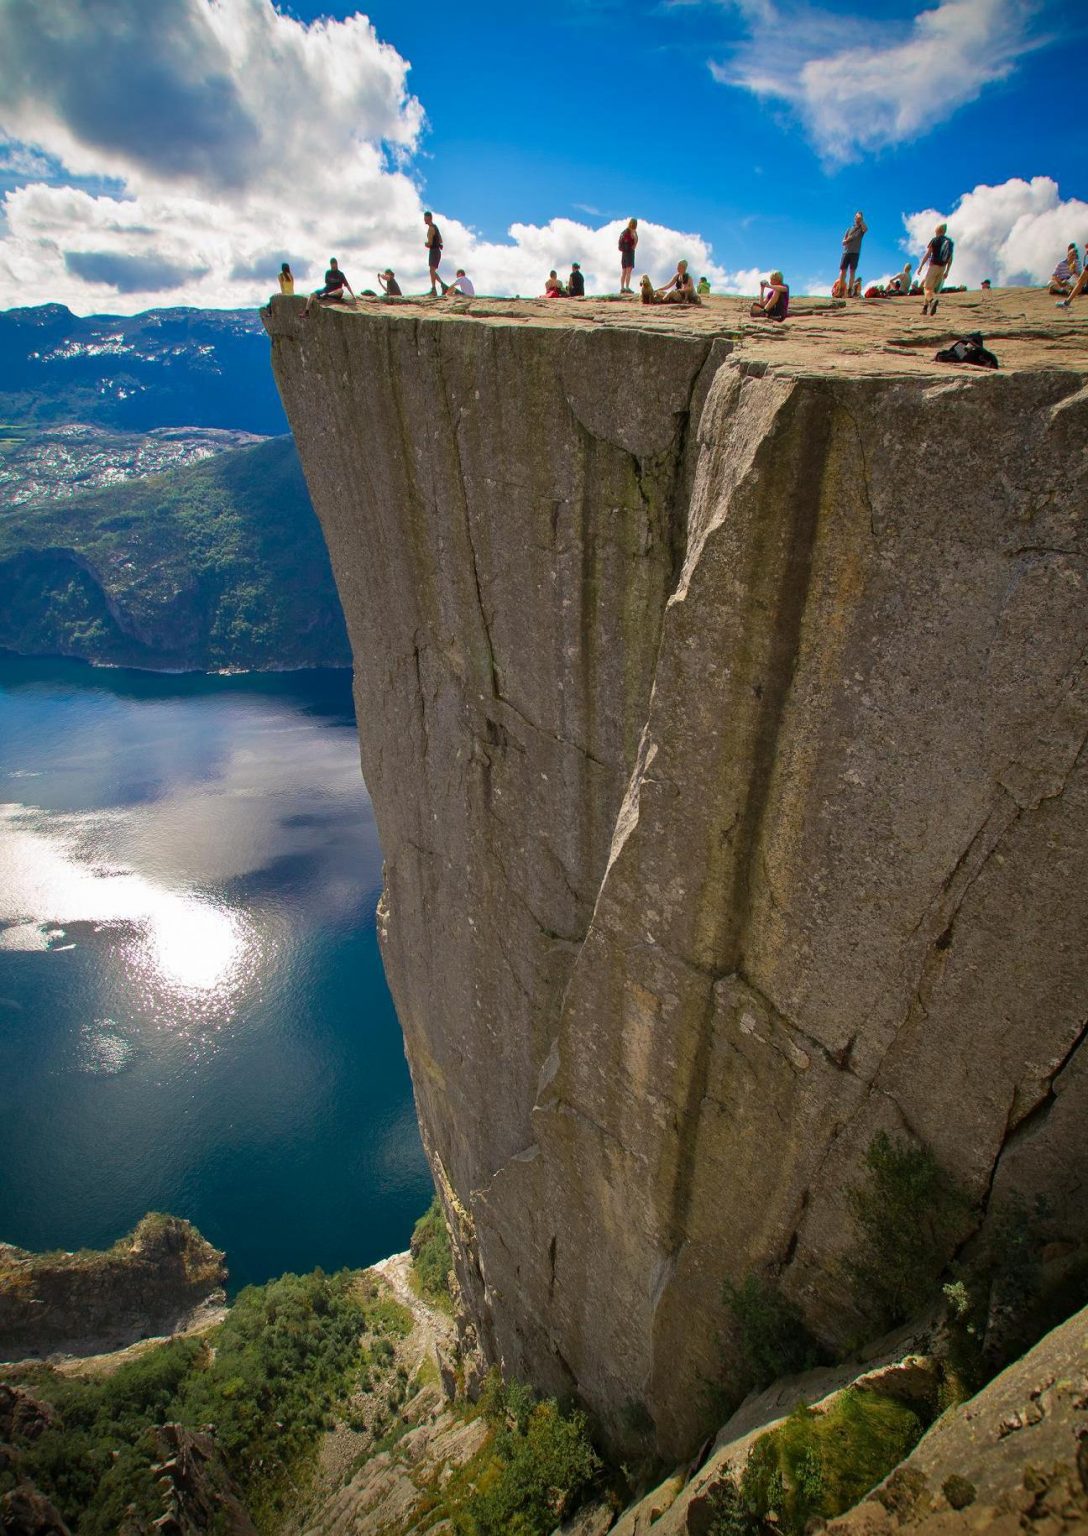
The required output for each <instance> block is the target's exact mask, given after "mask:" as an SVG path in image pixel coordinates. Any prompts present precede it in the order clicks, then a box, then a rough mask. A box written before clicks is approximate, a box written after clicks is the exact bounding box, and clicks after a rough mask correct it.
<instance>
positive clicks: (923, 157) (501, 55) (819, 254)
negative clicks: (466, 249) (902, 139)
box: [298, 0, 1088, 277]
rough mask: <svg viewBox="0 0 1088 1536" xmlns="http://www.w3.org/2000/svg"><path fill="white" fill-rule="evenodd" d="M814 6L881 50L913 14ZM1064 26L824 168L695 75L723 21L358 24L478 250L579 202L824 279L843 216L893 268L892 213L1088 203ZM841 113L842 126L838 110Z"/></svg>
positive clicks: (618, 14)
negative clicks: (383, 43) (1042, 184)
mask: <svg viewBox="0 0 1088 1536" xmlns="http://www.w3.org/2000/svg"><path fill="white" fill-rule="evenodd" d="M824 8H825V9H826V10H827V11H829V12H831V13H833V14H836V15H839V16H843V17H854V16H857V15H863V16H864V17H865V18H867V20H866V23H865V35H866V37H867V39H868V40H869V41H870V42H871V43H872V44H873V45H874V46H879V45H880V44H881V43H882V42H886V41H889V40H890V37H891V35H892V34H893V33H895V34H898V33H899V32H900V31H901V30H903V29H906V28H908V27H909V25H910V23H911V21H912V19H913V17H914V16H915V15H916V14H917V13H918V12H919V11H921V10H923V9H925V8H926V7H923V6H922V5H917V4H912V3H902V0H888V3H884V4H875V5H874V4H869V5H865V6H859V7H846V6H844V5H842V4H833V5H828V6H826V7H824ZM533 9H536V8H533ZM1076 11H1077V8H1076V7H1071V6H1062V7H1055V8H1053V10H1052V11H1051V12H1049V13H1048V12H1047V11H1046V10H1045V9H1043V10H1040V11H1039V12H1038V13H1037V18H1036V20H1035V21H1034V24H1032V23H1029V24H1028V26H1027V28H1026V34H1027V36H1028V37H1031V38H1037V37H1040V36H1045V35H1050V34H1053V35H1055V36H1056V37H1062V38H1064V39H1065V42H1064V44H1055V45H1054V46H1051V47H1047V48H1041V49H1039V50H1038V51H1034V52H1030V51H1025V52H1024V53H1023V55H1022V61H1021V62H1019V63H1018V64H1017V66H1016V67H1015V69H1014V70H1013V72H1012V73H1011V74H1010V76H1009V77H1008V78H1007V79H1006V80H1004V81H1000V82H995V83H994V84H992V85H990V86H988V87H987V88H984V89H983V90H982V92H981V95H980V96H979V98H978V99H977V100H976V101H974V102H972V103H970V104H968V105H965V106H963V107H962V108H961V109H960V110H959V111H958V112H956V113H955V114H954V116H952V117H951V118H950V120H949V121H947V122H945V123H943V124H941V125H940V126H939V127H938V128H937V129H936V130H935V131H933V132H931V133H928V134H925V133H923V134H921V135H919V136H918V137H916V138H913V137H912V138H911V139H910V141H909V142H907V143H905V144H903V145H902V147H899V148H896V147H888V148H883V149H878V150H876V151H874V152H866V153H859V155H858V158H857V159H856V160H853V161H852V162H851V163H848V164H846V165H839V166H836V165H833V164H831V163H829V162H828V161H827V160H826V158H825V157H823V156H822V155H821V154H820V153H819V151H818V149H817V148H816V147H815V146H814V145H813V143H812V140H811V137H810V135H809V134H808V133H806V131H805V129H804V127H803V125H802V124H801V122H800V121H799V120H798V117H797V115H796V113H795V112H793V111H792V110H790V109H789V108H788V107H787V106H786V104H785V103H783V102H780V101H779V102H774V101H761V100H760V99H758V98H757V97H756V96H754V95H753V94H752V93H751V92H749V91H747V90H744V89H741V88H738V87H736V86H726V85H721V84H719V83H718V82H717V81H716V80H715V79H714V78H713V76H712V75H711V72H710V68H709V61H711V60H715V61H717V60H721V59H723V58H727V57H728V56H729V53H730V50H731V48H732V47H734V46H736V44H737V43H738V42H740V41H742V40H743V38H744V36H745V35H746V29H745V28H744V27H743V25H742V24H741V14H740V13H739V12H738V10H737V8H735V7H732V6H729V5H726V4H713V3H712V4H688V5H672V6H670V5H666V4H653V5H638V4H634V5H631V6H624V5H622V4H610V3H603V0H602V3H593V0H585V3H578V0H572V3H559V4H557V5H555V6H553V7H549V8H548V14H549V15H550V16H551V17H552V20H551V22H550V23H548V24H544V23H542V22H541V20H540V11H539V10H536V14H533V13H532V10H530V11H528V12H525V11H519V10H518V9H517V8H516V7H514V6H511V5H503V4H491V3H484V4H481V5H478V6H473V7H472V10H471V13H470V14H471V17H472V26H471V28H470V29H466V30H460V29H458V28H455V27H449V28H439V27H436V25H435V22H434V9H433V8H432V7H429V6H425V7H420V8H413V7H411V6H404V5H403V4H401V3H399V0H396V3H394V0H379V3H377V4H374V5H371V6H370V8H369V14H370V15H371V17H372V19H373V20H374V22H375V23H376V25H377V27H378V31H379V33H381V34H382V35H383V36H385V37H388V38H389V39H390V40H391V41H393V42H394V43H395V45H396V46H397V48H398V49H399V50H400V51H401V52H402V53H403V54H404V55H405V56H406V57H407V58H408V59H410V60H411V62H412V73H411V77H410V83H411V87H412V89H413V91H414V92H415V93H416V94H417V95H418V96H419V97H420V99H421V100H422V102H423V103H424V105H425V107H426V111H427V116H428V122H429V131H428V133H427V134H426V135H425V137H424V140H423V145H424V151H425V155H426V156H427V157H428V158H425V159H423V160H422V161H421V168H422V172H423V175H424V178H425V182H426V187H427V191H428V194H429V195H430V197H431V198H432V200H433V201H434V202H435V203H436V204H439V205H440V206H442V207H443V208H448V209H450V210H451V211H455V212H456V213H457V215H458V216H459V217H461V218H463V219H465V220H466V221H467V222H468V223H470V224H473V225H475V226H477V227H478V228H480V230H481V231H482V232H484V233H485V234H487V235H488V236H490V237H492V238H497V237H499V236H501V235H502V234H503V233H504V232H505V230H506V227H507V225H508V224H509V223H510V222H511V220H512V219H514V218H518V219H522V220H525V221H527V222H532V223H544V222H546V221H547V220H548V219H550V218H552V217H554V216H555V215H557V214H565V215H568V216H570V217H572V218H584V217H585V214H584V212H583V211H582V209H581V208H580V206H579V205H588V206H589V207H592V208H595V209H599V210H600V211H601V212H602V213H604V214H608V215H613V216H617V217H619V216H622V215H625V214H628V213H631V214H639V215H642V216H643V217H650V218H653V219H655V220H658V221H659V222H661V223H663V224H666V225H669V226H671V227H672V228H674V229H679V230H692V229H694V230H698V231H700V232H701V233H702V234H704V235H705V236H706V237H707V238H708V240H709V241H710V243H711V244H712V245H713V248H714V254H715V256H716V257H717V258H718V261H719V262H720V264H721V265H723V266H725V267H728V268H749V267H769V266H789V267H790V268H792V269H793V270H795V271H798V270H799V269H803V271H804V272H805V273H806V274H807V273H811V274H817V273H822V274H823V275H824V276H827V277H830V276H833V273H834V267H835V266H836V265H837V258H838V250H839V240H840V237H841V234H842V230H843V228H844V227H845V225H846V224H847V223H849V222H850V219H851V218H852V216H853V212H854V209H855V208H862V209H863V210H864V211H865V214H866V217H867V221H868V223H869V225H870V229H871V231H872V234H871V237H870V241H869V250H868V251H867V252H866V255H867V257H869V258H870V262H871V264H872V265H874V266H881V267H883V268H884V269H885V270H894V269H895V268H896V267H898V266H899V265H901V262H902V256H901V255H900V251H899V241H900V240H901V239H902V238H903V235H904V230H903V223H902V215H903V214H904V213H905V212H908V211H911V210H916V209H925V208H930V207H935V208H939V209H945V208H948V207H950V206H951V205H952V204H953V203H954V202H955V200H956V199H957V198H958V197H959V196H960V194H961V193H963V192H964V191H966V190H968V189H969V188H972V187H974V186H976V185H977V184H978V183H980V182H983V183H990V184H995V183H1002V182H1005V181H1006V180H1008V179H1009V178H1010V177H1023V178H1025V179H1030V178H1031V177H1033V176H1039V175H1046V176H1050V177H1052V178H1054V179H1055V180H1056V181H1057V182H1058V183H1059V185H1060V187H1061V189H1062V191H1063V192H1064V193H1065V194H1067V195H1068V194H1077V195H1079V196H1081V197H1085V196H1088V185H1086V167H1088V116H1086V114H1085V112H1084V109H1083V100H1084V97H1085V90H1086V80H1085V75H1086V66H1088V12H1085V11H1083V10H1082V11H1081V22H1080V27H1079V28H1078V29H1077V30H1076V31H1074V30H1073V28H1074V27H1076V19H1077V18H1076ZM298 12H299V14H300V15H307V14H308V8H306V7H302V6H299V7H298ZM447 14H450V13H449V12H447ZM786 14H787V15H788V11H787V13H786ZM1070 22H1072V24H1073V26H1072V27H1071V26H1070ZM789 25H790V23H789V21H788V20H785V21H783V27H785V28H788V27H789ZM771 35H772V36H773V35H777V33H776V31H775V29H774V28H772V34H771ZM842 111H843V115H844V117H845V118H847V119H848V118H849V117H850V115H851V107H850V105H849V103H844V105H843V108H842ZM1059 125H1060V126H1059ZM1085 235H1088V227H1086V228H1085V229H1084V230H1083V231H1081V233H1080V236H1079V237H1078V238H1083V237H1084V236H1085Z"/></svg>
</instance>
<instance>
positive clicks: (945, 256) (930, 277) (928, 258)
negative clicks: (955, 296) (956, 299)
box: [915, 224, 954, 315]
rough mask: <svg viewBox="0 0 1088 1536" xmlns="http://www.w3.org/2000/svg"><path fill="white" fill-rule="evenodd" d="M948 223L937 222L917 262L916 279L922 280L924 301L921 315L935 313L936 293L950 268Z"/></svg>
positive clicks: (950, 253)
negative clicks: (923, 273)
mask: <svg viewBox="0 0 1088 1536" xmlns="http://www.w3.org/2000/svg"><path fill="white" fill-rule="evenodd" d="M947 231H948V225H947V224H938V225H937V228H936V229H935V230H934V231H933V239H932V240H931V241H930V242H929V244H928V245H927V246H926V250H925V255H924V256H923V257H922V259H921V261H920V262H919V263H918V271H917V272H916V273H915V278H916V280H920V281H922V293H923V295H924V297H925V302H924V303H923V305H922V313H923V315H935V314H936V313H937V295H938V294H939V293H940V291H941V288H942V287H943V285H944V280H945V278H946V277H947V276H948V274H949V272H950V271H951V269H952V252H953V249H954V247H953V244H952V241H951V240H950V239H949V238H948V233H947ZM923 270H924V271H925V274H926V275H925V279H924V280H922V272H923Z"/></svg>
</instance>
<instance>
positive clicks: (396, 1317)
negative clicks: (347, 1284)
mask: <svg viewBox="0 0 1088 1536" xmlns="http://www.w3.org/2000/svg"><path fill="white" fill-rule="evenodd" d="M355 1294H356V1297H357V1299H358V1302H359V1305H360V1306H361V1308H362V1313H363V1327H364V1329H365V1331H366V1332H367V1333H372V1334H374V1335H376V1336H377V1337H378V1338H379V1339H383V1338H384V1339H406V1338H407V1337H408V1335H409V1334H410V1333H411V1331H412V1314H411V1313H410V1312H409V1310H408V1308H407V1307H405V1306H403V1305H402V1304H401V1303H400V1302H399V1301H397V1300H396V1298H395V1297H393V1296H391V1295H390V1294H389V1292H388V1290H387V1289H386V1288H385V1287H384V1286H382V1285H381V1284H379V1282H378V1281H377V1280H375V1279H374V1278H373V1276H370V1275H367V1276H364V1277H362V1278H361V1279H360V1280H359V1281H358V1283H357V1285H356V1288H355Z"/></svg>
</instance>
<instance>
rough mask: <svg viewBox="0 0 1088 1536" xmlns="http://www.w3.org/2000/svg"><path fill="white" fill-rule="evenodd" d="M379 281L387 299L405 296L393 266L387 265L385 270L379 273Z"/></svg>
mask: <svg viewBox="0 0 1088 1536" xmlns="http://www.w3.org/2000/svg"><path fill="white" fill-rule="evenodd" d="M378 282H379V284H380V286H381V290H382V292H383V293H384V294H385V296H386V298H387V299H399V298H402V297H403V294H402V292H401V286H400V284H399V283H398V282H397V279H396V277H395V275H394V273H393V268H392V267H386V269H385V271H384V272H379V273H378Z"/></svg>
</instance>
